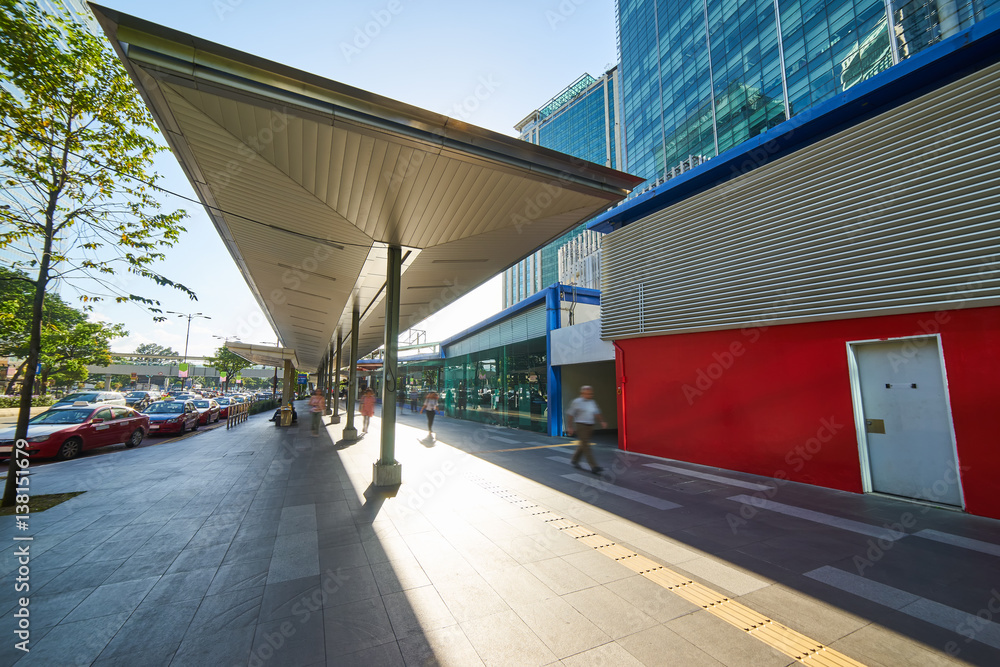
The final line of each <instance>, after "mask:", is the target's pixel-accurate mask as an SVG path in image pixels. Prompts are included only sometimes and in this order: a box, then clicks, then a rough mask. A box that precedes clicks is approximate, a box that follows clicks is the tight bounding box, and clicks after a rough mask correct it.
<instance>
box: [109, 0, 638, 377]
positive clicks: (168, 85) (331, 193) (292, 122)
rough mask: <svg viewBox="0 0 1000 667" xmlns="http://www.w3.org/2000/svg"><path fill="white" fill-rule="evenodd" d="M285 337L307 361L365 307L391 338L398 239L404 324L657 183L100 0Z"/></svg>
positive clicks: (114, 40) (368, 332)
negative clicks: (389, 267)
mask: <svg viewBox="0 0 1000 667" xmlns="http://www.w3.org/2000/svg"><path fill="white" fill-rule="evenodd" d="M92 8H93V10H94V14H95V16H96V17H97V20H98V21H99V22H100V24H101V26H102V27H103V29H104V31H105V33H106V34H107V36H108V38H109V40H110V41H111V44H112V45H113V47H114V48H115V50H116V51H117V53H118V55H119V57H120V58H121V59H122V61H123V63H124V64H125V67H126V69H127V70H128V72H129V74H130V75H131V77H132V79H133V81H134V82H135V84H136V86H137V87H138V88H139V91H140V93H141V94H142V96H143V98H144V99H145V101H146V104H147V105H148V106H149V108H150V110H151V111H152V113H153V116H154V117H155V118H156V122H157V123H158V124H159V127H160V129H161V130H162V131H163V133H164V135H165V136H166V138H167V141H168V142H169V144H170V146H171V148H172V149H173V151H174V154H175V155H176V156H177V159H178V160H179V161H180V163H181V166H182V167H183V169H184V171H185V173H186V174H187V176H188V178H189V180H190V181H191V183H192V185H193V186H194V188H195V190H196V191H197V192H198V196H199V197H200V199H201V201H202V203H203V204H204V205H205V208H206V210H207V211H208V213H209V215H210V216H211V218H212V221H213V223H214V224H215V227H216V229H217V230H218V232H219V234H220V235H221V237H222V239H223V241H224V243H225V244H226V247H227V248H228V249H229V252H230V253H231V255H232V257H233V259H234V260H235V261H236V263H237V265H238V266H239V269H240V271H241V272H242V273H243V276H244V277H245V279H246V281H247V283H248V285H249V286H250V288H251V290H252V291H253V293H254V295H255V296H256V298H257V300H258V302H259V303H260V305H261V307H262V308H263V310H264V313H265V315H266V316H267V318H268V319H269V321H270V322H271V324H272V325H273V326H274V329H275V330H276V331H277V332H278V335H279V336H280V340H281V342H282V343H283V345H284V346H285V347H288V348H293V349H294V350H295V352H296V354H297V356H298V361H299V362H300V363H302V364H303V365H304V367H306V368H314V367H316V366H318V365H319V364H320V362H321V360H322V358H323V356H324V355H325V353H326V350H327V348H328V345H329V343H330V340H331V338H333V337H335V336H336V334H337V333H340V334H342V335H344V336H345V339H346V337H347V335H348V333H349V331H350V328H351V312H352V310H353V309H354V308H358V309H359V310H360V311H361V313H362V319H361V326H360V327H359V336H360V339H359V340H360V343H359V346H358V348H359V349H357V350H354V351H352V355H353V357H354V358H357V357H359V356H362V355H364V354H367V353H368V352H370V351H371V350H373V349H375V348H377V347H378V346H379V345H381V344H382V343H383V342H384V341H383V338H384V333H383V324H384V314H383V312H384V309H383V308H382V307H381V302H382V298H383V293H384V290H383V289H382V286H383V283H384V282H385V274H386V270H385V267H386V247H387V246H388V245H398V246H400V247H402V248H403V257H404V260H403V266H402V288H401V307H400V323H401V329H406V328H408V327H410V326H412V325H414V324H416V323H417V322H419V321H420V320H422V319H424V318H426V317H428V316H430V315H431V314H433V313H434V312H435V311H437V310H439V309H441V308H443V307H444V306H446V305H448V304H449V303H451V302H452V301H454V300H455V299H457V298H458V297H459V296H461V295H463V294H465V293H466V292H468V291H469V290H471V289H473V288H475V287H477V286H478V285H480V284H481V283H483V282H484V281H485V280H487V279H489V278H490V277H492V276H494V275H496V274H497V273H499V272H500V271H502V270H504V269H505V268H507V267H508V266H510V265H512V264H513V263H515V262H516V261H518V260H520V259H522V258H523V257H525V256H527V255H528V254H530V253H531V252H533V251H534V250H535V249H537V248H539V247H540V246H542V245H544V244H546V243H547V242H549V241H551V240H553V239H555V238H557V237H558V236H560V235H561V234H563V233H564V232H566V231H568V230H570V229H572V228H573V227H574V226H575V225H577V224H579V223H580V222H582V221H584V220H586V219H588V218H590V217H591V216H593V215H594V214H595V213H597V212H599V211H602V210H604V209H606V208H608V206H610V205H611V204H613V203H615V202H617V201H620V200H621V199H623V198H624V197H625V196H626V195H627V194H628V192H629V191H630V190H631V189H632V188H633V187H635V186H636V185H638V184H639V183H640V182H642V179H639V178H636V177H633V176H630V175H627V174H623V173H621V172H617V171H614V170H612V169H609V168H607V167H603V166H600V165H596V164H592V163H589V162H584V161H581V160H579V159H576V158H572V157H570V156H567V155H563V154H561V153H557V152H555V151H551V150H548V149H545V148H541V147H539V146H535V145H533V144H529V143H526V142H523V141H520V140H518V139H514V138H511V137H507V136H504V135H501V134H498V133H495V132H491V131H489V130H484V129H482V128H478V127H475V126H472V125H468V124H467V123H463V122H462V121H459V120H455V119H453V118H449V117H447V116H443V115H440V114H437V113H432V112H429V111H425V110H422V109H418V108H416V107H413V106H410V105H407V104H404V103H402V102H398V101H395V100H392V99H388V98H385V97H381V96H379V95H375V94H373V93H369V92H366V91H364V90H360V89H357V88H353V87H351V86H346V85H344V84H341V83H337V82H335V81H330V80H328V79H323V78H321V77H318V76H315V75H312V74H308V73H306V72H302V71H299V70H295V69H292V68H290V67H286V66H284V65H280V64H277V63H274V62H271V61H267V60H264V59H262V58H259V57H256V56H253V55H250V54H247V53H243V52H240V51H236V50H233V49H230V48H227V47H224V46H220V45H218V44H214V43H212V42H208V41H205V40H202V39H199V38H197V37H193V36H191V35H187V34H184V33H181V32H177V31H175V30H171V29H168V28H164V27H162V26H159V25H156V24H153V23H149V22H147V21H143V20H141V19H137V18H134V17H131V16H128V15H125V14H122V13H120V12H117V11H115V10H111V9H107V8H103V7H99V6H96V5H92Z"/></svg>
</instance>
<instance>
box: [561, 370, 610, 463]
mask: <svg viewBox="0 0 1000 667" xmlns="http://www.w3.org/2000/svg"><path fill="white" fill-rule="evenodd" d="M597 422H600V424H601V428H607V427H608V423H607V422H606V421H604V417H603V416H601V408H599V407H598V405H597V402H596V401H594V388H593V387H591V386H590V385H586V384H585V385H583V386H582V387H580V395H579V396H577V397H576V398H574V399H573V402H572V403H570V404H569V410H567V411H566V432H567V433H569V434H570V435H573V433H574V431H575V432H576V438H577V442H578V443H579V444H578V445H577V448H576V451H575V452H573V459H572V461H571V462H572V463H573V467H575V468H580V457H585V458H586V459H587V463H589V464H590V470H591V471H592V472H593V473H594V474H597V473H599V472H601V471H602V470H603V468H601V467H600V466H599V465H597V461H595V460H594V454H593V452H591V451H590V438H591V437H592V436H593V434H594V424H595V423H597ZM580 469H581V470H582V468H580Z"/></svg>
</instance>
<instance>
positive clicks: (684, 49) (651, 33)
mask: <svg viewBox="0 0 1000 667" xmlns="http://www.w3.org/2000/svg"><path fill="white" fill-rule="evenodd" d="M887 6H888V7H891V10H892V11H891V12H887V9H886V8H887ZM998 9H1000V0H909V1H904V0H890V1H889V2H886V0H757V1H756V2H754V1H738V0H678V1H675V0H671V1H670V2H667V1H666V0H618V44H619V60H620V67H621V72H620V80H621V92H622V116H621V120H622V123H623V125H624V127H625V155H624V165H625V171H628V172H629V173H632V174H635V175H637V176H642V177H644V178H647V179H650V180H652V181H657V180H664V179H666V178H668V177H669V173H670V171H671V169H673V168H674V167H675V166H676V165H678V164H680V163H681V162H682V161H684V160H687V159H688V157H689V156H704V157H709V158H710V157H713V156H716V155H718V154H720V153H722V152H724V151H726V150H729V149H730V148H733V147H735V146H738V145H739V144H741V143H743V142H745V141H747V140H749V139H752V138H753V137H756V136H758V135H760V134H761V133H763V132H765V131H766V130H768V129H769V128H772V127H774V126H776V125H777V124H779V123H781V122H782V121H784V120H786V119H789V118H793V117H795V116H796V115H797V114H801V113H803V112H805V111H807V110H809V109H812V108H814V107H815V106H816V105H818V104H821V103H822V102H825V101H826V100H829V99H830V98H832V97H834V96H835V95H837V94H838V93H842V92H844V91H845V90H848V89H850V88H851V87H852V86H855V85H857V84H859V83H861V82H863V81H866V80H868V79H870V78H871V77H872V76H874V75H876V74H878V73H879V72H881V71H884V70H885V69H887V68H889V67H891V66H892V65H893V64H894V63H898V62H900V61H902V60H905V59H907V58H910V57H912V56H913V55H914V54H916V53H919V52H921V51H922V50H924V49H926V48H927V47H928V46H931V45H933V44H936V43H937V42H940V41H941V40H942V39H945V38H947V37H949V36H951V35H953V34H955V33H957V32H958V31H959V30H962V29H964V28H967V27H968V26H970V25H972V24H973V23H975V22H976V21H980V20H982V19H984V18H985V17H986V16H988V15H990V14H993V13H995V12H997V11H998ZM638 191H639V190H637V192H638Z"/></svg>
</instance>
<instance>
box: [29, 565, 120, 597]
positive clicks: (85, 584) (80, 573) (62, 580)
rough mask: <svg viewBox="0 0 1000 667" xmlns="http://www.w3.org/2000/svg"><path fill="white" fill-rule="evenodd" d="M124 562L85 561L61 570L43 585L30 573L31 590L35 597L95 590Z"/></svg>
mask: <svg viewBox="0 0 1000 667" xmlns="http://www.w3.org/2000/svg"><path fill="white" fill-rule="evenodd" d="M124 562H125V561H124V560H106V561H98V562H96V563H93V562H89V559H87V561H86V562H85V563H84V564H80V565H78V566H75V567H71V568H69V569H67V570H63V571H62V574H60V575H58V576H56V577H54V578H52V579H50V580H49V581H48V582H47V583H45V584H44V585H41V584H40V583H39V582H38V581H37V578H36V576H35V572H34V571H32V573H31V583H32V584H33V586H32V588H33V589H34V590H35V591H37V593H36V594H37V595H53V594H56V593H67V592H69V591H77V590H80V589H83V588H97V587H98V586H100V585H101V584H103V583H104V581H105V580H106V579H107V578H108V577H110V576H111V574H112V573H114V571H115V570H117V569H118V568H119V567H120V566H121V564H122V563H124Z"/></svg>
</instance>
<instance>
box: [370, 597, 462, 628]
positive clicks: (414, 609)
mask: <svg viewBox="0 0 1000 667" xmlns="http://www.w3.org/2000/svg"><path fill="white" fill-rule="evenodd" d="M382 602H383V603H385V610H386V612H388V614H389V619H390V620H391V621H392V629H393V632H395V634H396V637H397V638H398V639H403V638H404V637H409V636H410V635H413V634H418V633H420V632H421V631H426V630H437V629H439V628H446V627H448V626H450V625H455V624H456V623H457V620H456V619H455V617H454V615H453V614H452V613H451V611H450V610H449V609H448V606H447V605H446V604H445V602H444V600H442V599H441V595H440V594H439V593H438V591H437V590H436V589H435V588H434V587H433V586H424V587H422V588H414V589H411V590H408V591H405V592H402V593H392V594H390V595H386V596H383V598H382Z"/></svg>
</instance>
